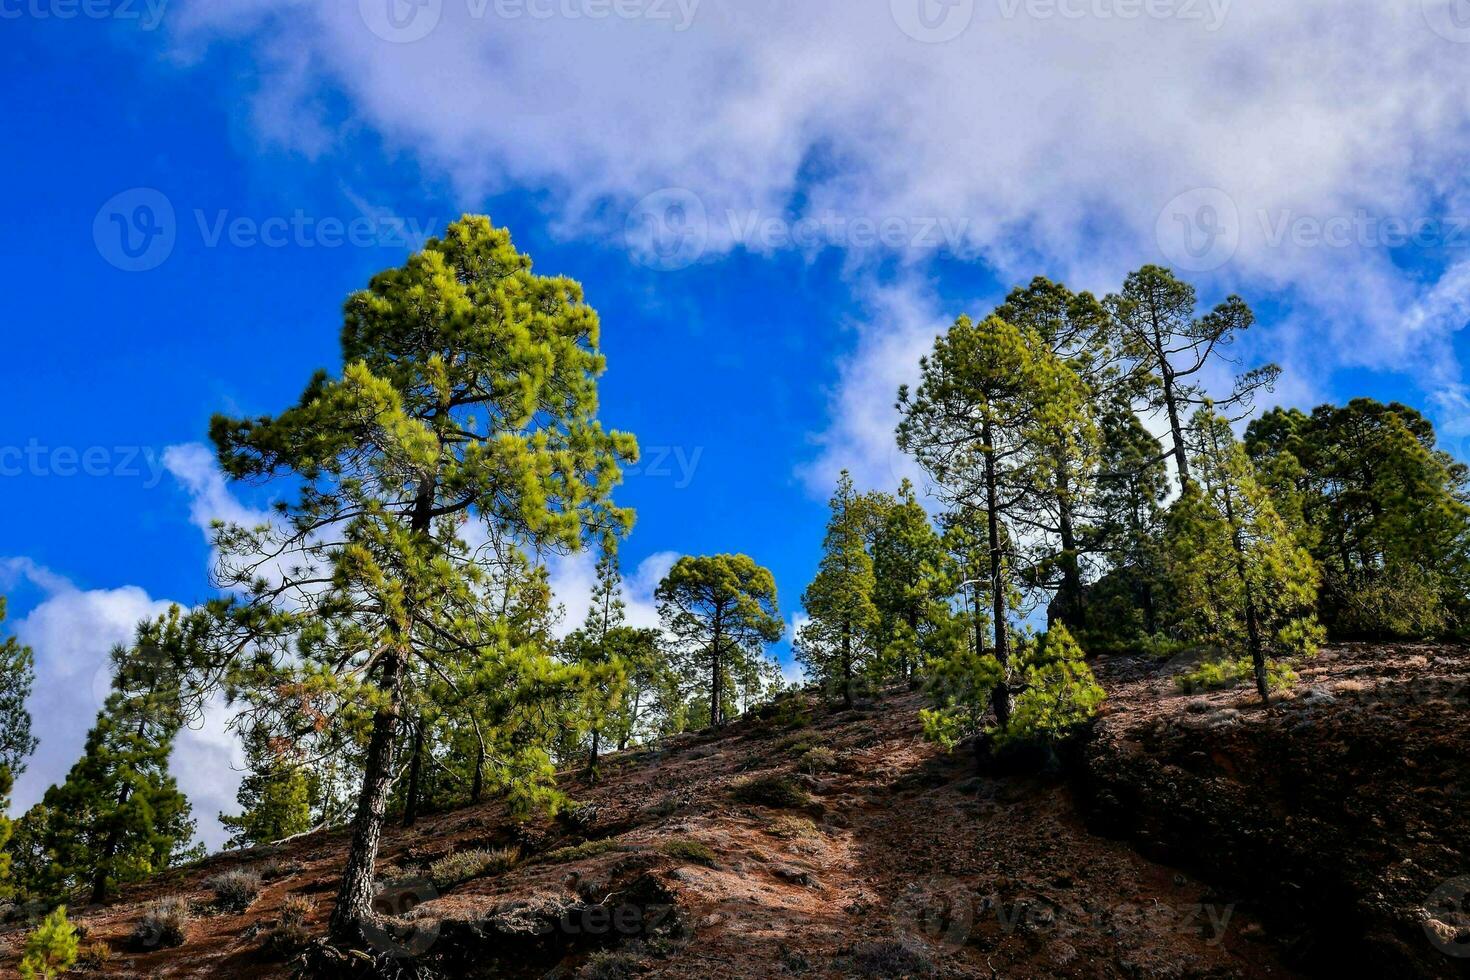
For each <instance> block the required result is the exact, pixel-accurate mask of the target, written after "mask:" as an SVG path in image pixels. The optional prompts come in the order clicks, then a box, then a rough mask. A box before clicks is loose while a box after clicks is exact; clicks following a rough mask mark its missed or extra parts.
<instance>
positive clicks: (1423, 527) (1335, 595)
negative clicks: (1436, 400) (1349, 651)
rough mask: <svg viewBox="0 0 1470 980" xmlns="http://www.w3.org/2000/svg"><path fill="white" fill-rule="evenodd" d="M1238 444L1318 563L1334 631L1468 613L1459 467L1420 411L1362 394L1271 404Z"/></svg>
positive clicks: (1402, 629)
mask: <svg viewBox="0 0 1470 980" xmlns="http://www.w3.org/2000/svg"><path fill="white" fill-rule="evenodd" d="M1246 446H1247V449H1248V451H1249V452H1250V454H1251V457H1252V459H1254V460H1255V461H1256V463H1257V466H1258V468H1259V469H1260V471H1261V473H1262V478H1263V480H1265V481H1267V483H1268V485H1269V486H1270V488H1271V490H1272V494H1273V498H1274V499H1275V501H1276V504H1277V509H1278V510H1279V511H1281V512H1282V517H1283V519H1285V520H1286V521H1287V523H1288V524H1289V525H1290V526H1291V527H1292V528H1293V530H1295V531H1297V534H1298V537H1299V538H1300V540H1301V541H1302V543H1303V544H1304V545H1305V546H1306V547H1308V548H1309V549H1310V550H1311V551H1312V554H1313V557H1314V558H1315V559H1316V560H1317V562H1318V564H1319V565H1320V567H1321V568H1322V571H1323V578H1324V582H1323V589H1322V602H1321V606H1322V613H1323V617H1324V619H1325V621H1326V624H1327V626H1328V628H1329V630H1330V631H1331V632H1332V633H1333V634H1334V635H1335V636H1342V637H1361V636H1369V637H1390V638H1391V637H1422V636H1433V635H1435V634H1437V633H1441V632H1446V631H1458V630H1461V629H1463V628H1464V624H1465V623H1466V622H1467V621H1470V603H1467V599H1466V596H1467V595H1470V504H1467V487H1466V479H1467V468H1466V466H1465V464H1463V463H1461V462H1459V461H1457V460H1455V459H1453V458H1451V457H1450V456H1449V455H1448V454H1447V453H1445V452H1444V451H1443V450H1441V449H1439V448H1438V446H1437V444H1436V438H1435V433H1434V427H1433V425H1432V424H1431V423H1430V422H1429V420H1428V419H1426V418H1424V417H1423V416H1422V415H1421V414H1420V413H1419V412H1417V411H1415V410H1414V409H1412V408H1410V407H1408V406H1407V405H1401V404H1399V403H1397V402H1393V403H1389V404H1387V405H1385V404H1382V403H1380V402H1377V401H1374V400H1372V399H1368V398H1357V399H1354V400H1352V401H1351V402H1349V403H1348V404H1347V405H1345V406H1332V405H1323V406H1320V407H1318V408H1316V409H1314V410H1313V412H1312V414H1311V415H1310V416H1307V415H1304V414H1303V413H1301V412H1298V411H1290V412H1288V411H1283V410H1281V409H1277V410H1275V411H1272V412H1268V413H1266V414H1265V415H1263V416H1262V417H1261V418H1259V419H1257V420H1255V421H1253V422H1252V423H1251V425H1250V427H1249V429H1248V430H1247V432H1246Z"/></svg>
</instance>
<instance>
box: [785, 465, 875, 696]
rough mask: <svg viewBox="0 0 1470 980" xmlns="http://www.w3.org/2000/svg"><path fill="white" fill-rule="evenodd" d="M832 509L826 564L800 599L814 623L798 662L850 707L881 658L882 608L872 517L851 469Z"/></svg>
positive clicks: (803, 634)
mask: <svg viewBox="0 0 1470 980" xmlns="http://www.w3.org/2000/svg"><path fill="white" fill-rule="evenodd" d="M828 506H829V507H830V508H831V511H832V516H831V517H830V518H829V519H828V521H827V534H826V538H825V539H824V540H823V542H822V560H821V564H820V565H819V567H818V570H817V576H816V578H815V579H813V580H812V583H811V585H809V586H807V589H806V591H805V592H804V593H802V597H801V603H802V606H803V607H805V609H806V612H807V615H808V616H809V617H810V619H809V621H808V622H807V623H806V624H804V625H803V626H802V627H801V629H800V630H799V631H798V632H797V635H796V658H797V660H798V661H800V663H801V664H802V665H803V666H804V667H805V668H806V671H807V675H808V676H809V677H810V678H811V679H812V680H814V681H816V682H818V683H819V684H821V685H822V686H823V687H824V688H825V689H826V690H827V691H828V692H829V693H831V692H834V691H836V692H839V693H840V696H841V698H842V703H843V704H844V705H847V706H848V707H851V706H852V696H853V686H854V684H855V683H856V682H857V679H858V677H859V676H860V675H862V674H864V673H866V672H867V671H868V670H869V668H870V666H871V663H872V661H873V660H874V659H875V657H876V654H877V627H878V608H877V607H876V606H875V605H874V604H873V592H874V589H875V587H876V582H875V580H874V577H873V559H872V556H871V555H869V554H868V549H867V543H868V539H867V524H868V516H867V514H866V513H865V508H864V502H863V501H862V500H861V498H860V497H859V495H858V493H857V491H856V490H854V489H853V485H852V477H851V476H850V475H849V474H848V472H847V471H846V470H843V471H842V475H841V476H840V477H839V478H838V481H837V490H836V492H835V493H834V494H833V495H832V499H831V501H830V502H829V504H828Z"/></svg>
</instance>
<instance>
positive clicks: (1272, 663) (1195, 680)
mask: <svg viewBox="0 0 1470 980" xmlns="http://www.w3.org/2000/svg"><path fill="white" fill-rule="evenodd" d="M1255 676H1256V669H1255V667H1254V665H1252V663H1251V659H1250V658H1249V657H1241V658H1240V659H1238V660H1212V661H1208V662H1206V663H1203V664H1200V665H1199V667H1198V668H1196V669H1194V670H1191V671H1189V672H1188V673H1184V674H1180V675H1179V676H1178V677H1175V678H1174V683H1175V684H1176V685H1178V687H1179V690H1181V691H1183V692H1184V693H1185V694H1194V693H1196V692H1198V691H1212V690H1218V689H1220V688H1226V687H1235V686H1237V685H1238V684H1241V683H1244V682H1247V681H1249V682H1252V683H1254V681H1255ZM1296 680H1297V675H1296V671H1294V670H1292V669H1291V668H1290V667H1288V666H1287V665H1286V664H1284V663H1281V662H1280V661H1278V660H1268V661H1266V686H1267V687H1268V688H1269V689H1270V690H1272V691H1280V690H1284V689H1286V688H1289V687H1291V686H1292V685H1293V684H1295V683H1296Z"/></svg>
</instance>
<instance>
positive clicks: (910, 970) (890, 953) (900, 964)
mask: <svg viewBox="0 0 1470 980" xmlns="http://www.w3.org/2000/svg"><path fill="white" fill-rule="evenodd" d="M852 965H853V966H854V967H856V969H857V971H858V973H859V974H860V975H861V976H865V977H927V976H933V975H934V964H933V963H930V962H929V958H928V957H927V956H925V955H924V954H923V953H922V952H921V951H920V950H919V949H917V948H916V947H914V946H912V945H910V944H909V943H906V942H902V941H897V942H886V943H864V944H863V945H861V946H859V947H857V948H856V949H854V950H853V954H852Z"/></svg>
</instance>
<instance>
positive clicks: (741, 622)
mask: <svg viewBox="0 0 1470 980" xmlns="http://www.w3.org/2000/svg"><path fill="white" fill-rule="evenodd" d="M654 596H655V598H656V600H657V602H658V609H659V615H660V617H661V618H662V620H663V624H664V629H665V630H667V631H668V632H669V634H670V635H671V636H673V638H674V641H675V643H676V644H677V648H676V653H677V654H678V655H679V656H680V658H681V659H682V663H683V666H684V667H685V670H686V673H687V674H689V675H691V676H693V677H701V676H702V677H704V678H707V679H708V684H709V686H708V688H707V689H706V690H707V692H708V693H707V695H706V700H705V702H704V703H705V705H706V707H705V708H704V709H703V718H704V719H707V723H708V724H710V725H713V726H714V727H716V728H718V727H720V726H722V725H724V724H725V722H726V721H728V720H729V718H730V716H731V714H732V709H733V706H734V702H735V692H734V691H733V690H732V686H733V684H734V681H735V677H736V675H737V674H743V673H745V671H746V668H747V667H748V666H749V664H750V662H751V661H752V660H760V659H763V658H764V647H765V644H767V643H774V642H776V641H777V640H779V639H780V638H781V634H782V632H783V628H782V623H781V617H780V614H779V613H778V612H777V606H776V580H775V579H774V578H773V577H772V576H771V573H770V571H769V570H767V569H765V568H763V567H761V566H760V565H757V564H756V563H755V562H754V561H752V560H751V559H750V558H749V557H747V556H745V555H701V556H694V555H685V556H684V557H682V558H680V559H679V560H678V561H676V562H675V563H674V567H673V568H671V569H670V570H669V573H668V575H666V576H664V579H663V581H661V582H660V583H659V585H658V589H657V590H656V591H655V593H654ZM698 717H700V713H699V712H698V711H697V710H696V709H694V708H693V707H691V711H690V724H695V723H696V722H695V719H696V718H698Z"/></svg>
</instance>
